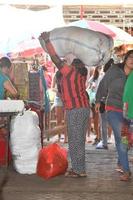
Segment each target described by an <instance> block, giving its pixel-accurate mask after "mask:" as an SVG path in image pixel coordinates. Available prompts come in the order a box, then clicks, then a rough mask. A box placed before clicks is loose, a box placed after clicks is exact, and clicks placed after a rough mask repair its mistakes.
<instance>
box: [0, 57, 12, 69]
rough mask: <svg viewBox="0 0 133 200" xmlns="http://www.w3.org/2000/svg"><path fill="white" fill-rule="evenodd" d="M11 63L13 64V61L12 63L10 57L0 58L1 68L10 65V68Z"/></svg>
mask: <svg viewBox="0 0 133 200" xmlns="http://www.w3.org/2000/svg"><path fill="white" fill-rule="evenodd" d="M11 65H12V63H11V61H10V59H9V58H8V57H2V58H1V59H0V67H1V68H2V67H8V68H10V67H11Z"/></svg>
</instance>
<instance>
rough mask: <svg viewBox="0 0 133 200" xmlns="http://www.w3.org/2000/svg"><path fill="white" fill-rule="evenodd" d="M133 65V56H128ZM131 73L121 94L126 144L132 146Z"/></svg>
mask: <svg viewBox="0 0 133 200" xmlns="http://www.w3.org/2000/svg"><path fill="white" fill-rule="evenodd" d="M130 59H131V60H132V63H133V54H131V55H130ZM132 88H133V71H132V72H131V73H130V74H129V76H128V78H127V81H126V84H125V87H124V93H123V116H124V118H125V123H126V124H127V126H128V138H127V139H128V144H129V147H130V146H133V92H132Z"/></svg>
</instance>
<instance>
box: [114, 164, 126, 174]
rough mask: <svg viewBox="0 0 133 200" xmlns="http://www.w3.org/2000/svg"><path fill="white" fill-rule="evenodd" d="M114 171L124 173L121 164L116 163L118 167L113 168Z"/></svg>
mask: <svg viewBox="0 0 133 200" xmlns="http://www.w3.org/2000/svg"><path fill="white" fill-rule="evenodd" d="M115 171H117V172H120V173H121V174H123V173H124V171H123V169H122V166H121V165H118V167H117V168H116V169H115Z"/></svg>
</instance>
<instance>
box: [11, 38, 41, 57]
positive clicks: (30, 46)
mask: <svg viewBox="0 0 133 200" xmlns="http://www.w3.org/2000/svg"><path fill="white" fill-rule="evenodd" d="M41 53H44V50H43V49H42V47H41V45H40V42H39V40H38V39H35V38H34V37H33V38H32V39H31V40H25V41H22V42H19V43H18V45H17V47H16V48H15V49H13V50H12V52H11V53H8V56H9V57H12V58H16V57H24V58H26V57H31V56H34V55H37V54H41Z"/></svg>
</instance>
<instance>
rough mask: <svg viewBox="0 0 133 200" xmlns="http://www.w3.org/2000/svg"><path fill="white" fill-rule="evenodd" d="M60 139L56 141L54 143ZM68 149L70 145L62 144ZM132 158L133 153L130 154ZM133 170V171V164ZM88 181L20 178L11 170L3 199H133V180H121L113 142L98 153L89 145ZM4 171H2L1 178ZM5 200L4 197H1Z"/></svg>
mask: <svg viewBox="0 0 133 200" xmlns="http://www.w3.org/2000/svg"><path fill="white" fill-rule="evenodd" d="M56 139H57V138H53V139H52V141H50V142H54V140H56ZM62 145H63V146H65V147H67V144H65V145H64V144H63V143H62ZM129 155H130V157H131V156H132V155H133V150H131V151H130V152H129ZM130 165H131V171H132V172H133V164H132V163H130ZM86 166H87V174H88V177H87V178H77V179H76V178H75V179H74V178H65V177H64V176H58V177H55V178H52V179H49V180H44V179H42V178H40V177H38V176H37V175H21V174H18V173H16V172H15V171H14V170H13V167H12V165H11V166H10V167H9V169H8V175H9V180H8V182H7V184H6V186H5V187H4V190H3V195H4V200H74V199H75V200H131V199H133V180H131V181H130V182H128V183H125V182H121V181H119V175H118V173H117V172H115V170H114V169H115V167H116V151H115V148H114V143H112V144H109V150H96V149H95V146H93V145H92V144H86ZM2 176H3V170H2V169H1V170H0V177H2ZM0 200H2V198H0Z"/></svg>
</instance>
